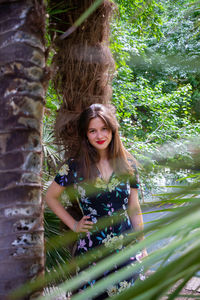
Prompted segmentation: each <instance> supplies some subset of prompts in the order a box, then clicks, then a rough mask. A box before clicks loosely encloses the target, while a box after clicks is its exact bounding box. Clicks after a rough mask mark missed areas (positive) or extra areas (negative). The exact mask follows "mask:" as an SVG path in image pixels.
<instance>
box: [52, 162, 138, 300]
mask: <svg viewBox="0 0 200 300" xmlns="http://www.w3.org/2000/svg"><path fill="white" fill-rule="evenodd" d="M97 174H98V176H97V178H96V181H95V182H94V184H93V185H92V191H91V184H89V183H87V182H86V181H85V180H84V178H83V176H81V175H80V172H79V169H78V164H77V162H76V160H74V159H69V160H68V161H67V163H66V164H64V165H63V167H62V168H61V169H60V171H59V172H58V174H57V175H56V177H55V181H56V182H57V183H58V184H59V185H61V186H66V187H67V186H70V185H71V186H72V185H73V186H74V188H75V191H76V193H77V198H78V202H79V206H80V208H81V210H82V213H83V215H86V216H90V220H91V221H92V222H93V223H94V225H93V228H92V230H91V231H90V232H88V233H87V234H84V233H80V234H79V239H78V243H77V248H76V252H75V255H82V254H84V253H86V252H87V251H88V250H90V249H93V248H95V247H98V246H100V245H104V246H105V247H106V248H109V249H110V253H113V251H120V250H121V249H123V248H124V246H123V238H124V236H125V235H126V234H127V233H128V232H131V231H132V230H133V228H132V224H131V222H130V219H129V216H128V213H127V208H128V197H129V195H130V188H138V179H137V176H136V175H135V176H133V177H132V178H129V179H128V178H126V179H124V180H121V179H119V178H118V177H117V175H116V174H115V173H114V172H113V174H112V175H111V177H110V179H109V181H108V182H106V181H104V180H103V179H102V177H101V174H100V172H99V171H98V169H97ZM117 214H118V216H119V217H120V218H119V219H120V222H118V223H117V222H116V221H114V217H115V216H116V215H117ZM100 218H104V219H103V220H107V218H109V219H108V220H111V221H109V224H108V225H107V226H105V227H104V228H102V226H101V227H99V223H100ZM112 218H113V220H112ZM105 223H106V222H105ZM114 245H115V247H112V246H114ZM116 245H117V246H116ZM113 248H114V250H113ZM97 249H98V248H97ZM98 257H99V256H98ZM136 259H137V255H136V257H131V258H130V259H129V260H128V261H127V262H126V263H124V264H123V265H120V266H117V265H115V266H113V269H112V270H107V272H105V273H104V275H103V276H106V275H108V274H110V273H112V272H115V271H117V270H118V269H119V268H121V267H123V266H125V265H128V264H130V263H133V262H135V261H136ZM93 264H95V263H94V262H93ZM139 275H140V274H139V273H138V274H133V276H132V277H131V278H129V279H127V280H124V281H122V282H120V283H119V284H118V285H114V286H112V287H109V288H108V289H107V292H106V293H104V294H102V295H101V296H99V297H97V298H95V299H104V298H106V297H108V296H112V295H113V294H115V293H119V292H120V291H121V290H123V289H124V288H127V287H129V286H130V285H133V283H134V281H135V279H136V278H137V277H138V276H139ZM94 283H95V280H92V281H90V282H87V283H86V284H85V285H84V286H83V287H82V289H85V288H87V287H88V286H92V285H94Z"/></svg>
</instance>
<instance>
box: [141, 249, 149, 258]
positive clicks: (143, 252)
mask: <svg viewBox="0 0 200 300" xmlns="http://www.w3.org/2000/svg"><path fill="white" fill-rule="evenodd" d="M146 256H148V253H147V250H146V249H143V250H142V257H141V259H143V258H145V257H146Z"/></svg>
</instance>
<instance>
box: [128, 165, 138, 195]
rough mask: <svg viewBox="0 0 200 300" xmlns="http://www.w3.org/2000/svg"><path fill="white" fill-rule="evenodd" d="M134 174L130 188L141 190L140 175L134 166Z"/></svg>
mask: <svg viewBox="0 0 200 300" xmlns="http://www.w3.org/2000/svg"><path fill="white" fill-rule="evenodd" d="M132 168H133V170H134V174H133V175H132V176H131V178H130V187H131V188H133V189H138V188H139V174H138V170H137V167H136V166H132Z"/></svg>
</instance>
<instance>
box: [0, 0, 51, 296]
mask: <svg viewBox="0 0 200 300" xmlns="http://www.w3.org/2000/svg"><path fill="white" fill-rule="evenodd" d="M44 28H45V8H44V4H43V1H42V0H21V1H13V0H10V1H9V0H7V1H5V0H4V1H2V0H1V1H0V299H7V298H8V294H9V293H10V292H11V291H12V290H14V289H15V288H17V287H19V286H21V285H22V284H24V283H25V282H27V281H29V280H33V279H34V278H35V277H37V276H38V275H39V274H41V273H42V272H43V269H44V251H43V250H44V249H43V248H44V243H43V224H42V213H43V209H42V207H43V206H42V198H41V176H40V175H41V174H40V173H41V129H42V116H43V103H44V95H45V87H46V83H47V76H46V68H45V47H44ZM33 295H34V293H31V292H30V293H27V295H26V296H24V297H23V298H20V299H30V298H32V296H33ZM34 296H35V295H34Z"/></svg>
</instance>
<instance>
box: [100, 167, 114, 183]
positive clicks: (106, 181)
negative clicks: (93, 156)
mask: <svg viewBox="0 0 200 300" xmlns="http://www.w3.org/2000/svg"><path fill="white" fill-rule="evenodd" d="M96 168H97V172H98V177H99V178H101V180H103V181H104V182H105V183H106V184H108V183H109V182H110V181H111V179H112V177H113V175H114V171H112V173H111V175H110V177H109V178H108V179H107V180H106V179H105V178H103V176H102V174H101V172H100V170H99V168H98V167H97V166H96Z"/></svg>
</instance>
